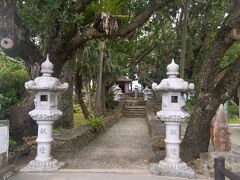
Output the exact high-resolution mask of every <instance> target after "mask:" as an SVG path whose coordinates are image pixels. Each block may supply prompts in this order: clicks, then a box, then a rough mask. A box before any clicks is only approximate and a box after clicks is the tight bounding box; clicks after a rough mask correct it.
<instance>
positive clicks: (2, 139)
mask: <svg viewBox="0 0 240 180" xmlns="http://www.w3.org/2000/svg"><path fill="white" fill-rule="evenodd" d="M8 144H9V121H8V120H0V169H1V168H3V167H5V166H7V165H8Z"/></svg>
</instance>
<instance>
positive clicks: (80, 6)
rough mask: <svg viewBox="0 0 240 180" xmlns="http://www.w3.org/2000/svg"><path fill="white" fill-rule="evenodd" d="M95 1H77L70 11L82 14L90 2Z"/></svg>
mask: <svg viewBox="0 0 240 180" xmlns="http://www.w3.org/2000/svg"><path fill="white" fill-rule="evenodd" d="M93 1H95V0H78V1H76V2H75V3H74V5H73V6H72V8H71V9H72V11H74V12H83V11H84V10H85V9H86V8H87V7H88V5H89V4H91V2H93Z"/></svg>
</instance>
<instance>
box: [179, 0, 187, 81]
mask: <svg viewBox="0 0 240 180" xmlns="http://www.w3.org/2000/svg"><path fill="white" fill-rule="evenodd" d="M188 4H189V0H185V2H184V24H183V28H182V48H181V49H182V50H181V62H180V78H184V73H185V61H186V41H187V24H188Z"/></svg>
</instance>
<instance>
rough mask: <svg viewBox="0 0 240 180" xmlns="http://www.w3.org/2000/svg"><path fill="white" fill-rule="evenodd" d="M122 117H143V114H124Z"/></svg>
mask: <svg viewBox="0 0 240 180" xmlns="http://www.w3.org/2000/svg"><path fill="white" fill-rule="evenodd" d="M123 117H133V118H134V117H143V118H145V114H124V115H123Z"/></svg>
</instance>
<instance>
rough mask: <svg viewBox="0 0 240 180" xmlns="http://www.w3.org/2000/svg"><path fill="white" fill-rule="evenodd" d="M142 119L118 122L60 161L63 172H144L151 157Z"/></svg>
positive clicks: (124, 119)
mask: <svg viewBox="0 0 240 180" xmlns="http://www.w3.org/2000/svg"><path fill="white" fill-rule="evenodd" d="M149 141H150V140H149V135H148V129H147V124H146V120H145V119H144V118H121V119H120V121H119V122H118V123H117V124H115V125H114V126H112V127H111V128H110V129H109V130H108V131H107V132H106V133H104V134H102V135H100V136H99V137H98V138H96V139H95V140H93V141H91V142H90V144H89V145H88V146H86V147H84V148H83V149H82V150H81V151H80V152H78V153H76V154H73V155H71V157H67V158H66V159H64V161H65V162H66V164H67V166H66V168H80V169H119V168H120V169H146V168H147V164H148V162H149V161H150V160H151V159H152V158H153V156H154V153H153V151H152V149H151V146H150V142H149Z"/></svg>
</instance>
